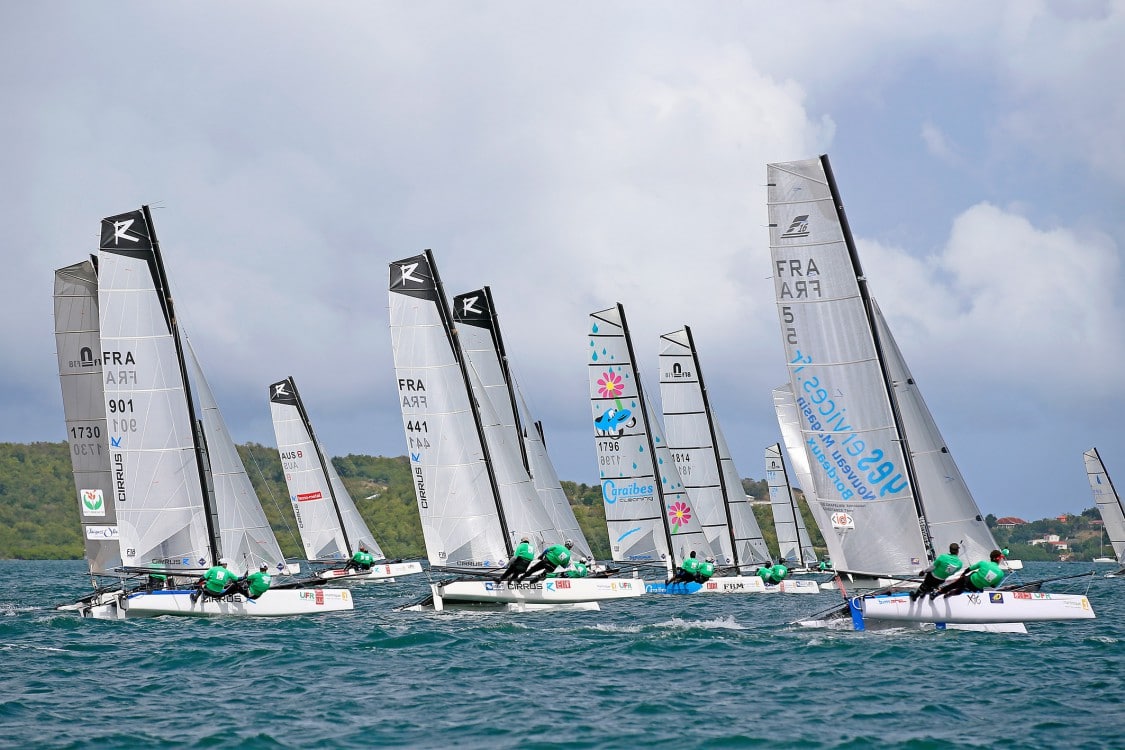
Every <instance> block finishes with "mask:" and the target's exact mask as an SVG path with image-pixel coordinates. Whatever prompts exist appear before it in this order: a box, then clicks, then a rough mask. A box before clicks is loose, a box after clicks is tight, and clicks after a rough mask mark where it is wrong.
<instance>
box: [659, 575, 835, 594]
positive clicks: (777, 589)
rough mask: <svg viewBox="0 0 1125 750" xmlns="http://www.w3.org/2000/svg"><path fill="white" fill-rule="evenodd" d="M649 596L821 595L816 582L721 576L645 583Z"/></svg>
mask: <svg viewBox="0 0 1125 750" xmlns="http://www.w3.org/2000/svg"><path fill="white" fill-rule="evenodd" d="M645 593H647V594H671V595H677V594H680V595H682V594H819V593H820V586H819V585H817V582H816V581H802V580H792V579H790V580H785V581H782V582H781V583H780V584H778V585H767V584H766V583H765V582H764V581H763V580H762V579H761V578H759V577H758V576H721V577H717V578H711V579H709V580H708V581H707V582H706V583H694V582H693V583H673V584H666V583H664V581H645Z"/></svg>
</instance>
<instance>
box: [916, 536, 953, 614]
mask: <svg viewBox="0 0 1125 750" xmlns="http://www.w3.org/2000/svg"><path fill="white" fill-rule="evenodd" d="M960 551H961V547H960V546H958V544H957V542H954V543H953V544H951V545H949V552H948V553H946V554H944V555H938V558H937V559H936V560H934V564H933V566H932V567H931V568H930V569H929V570H927V571H926V577H925V578H923V579H922V583H920V584H919V585H918V588H917V589H916V590H914V591H911V592H910V601H914V600H916V599H917V598H918V597H920V596H924V595H925V594H928V593H930V592H931V591H933V590H934V589H936V588H937V587H938V586H941V585H942V584H943V583H945V581H946V579H947V578H949V576H951V575H953V574H954V573H956V572H957V571H958V570H960V569H961V568H963V567H964V566H965V564H964V563H963V562H961V558H960V557H958V556H957V553H958V552H960Z"/></svg>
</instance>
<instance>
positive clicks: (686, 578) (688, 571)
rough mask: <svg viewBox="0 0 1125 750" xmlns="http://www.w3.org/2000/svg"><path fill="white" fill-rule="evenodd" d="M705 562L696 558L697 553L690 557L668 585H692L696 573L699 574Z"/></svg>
mask: <svg viewBox="0 0 1125 750" xmlns="http://www.w3.org/2000/svg"><path fill="white" fill-rule="evenodd" d="M702 562H703V561H702V560H700V559H699V558H698V557H696V556H695V553H692V554H691V555H688V556H687V557H685V558H684V563H683V565H681V566H680V569H679V570H677V571H676V575H674V576H672V580H670V581H668V585H669V586H670V585H672V584H673V583H690V582H692V581H694V580H695V575H696V573H698V572H699V566H700V564H701V563H702Z"/></svg>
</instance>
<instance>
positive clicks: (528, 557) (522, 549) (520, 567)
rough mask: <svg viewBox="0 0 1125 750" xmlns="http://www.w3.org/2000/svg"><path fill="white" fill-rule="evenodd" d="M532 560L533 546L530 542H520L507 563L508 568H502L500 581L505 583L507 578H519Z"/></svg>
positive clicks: (533, 557) (533, 556)
mask: <svg viewBox="0 0 1125 750" xmlns="http://www.w3.org/2000/svg"><path fill="white" fill-rule="evenodd" d="M534 559H535V545H534V544H532V543H531V542H520V545H519V546H518V547H516V551H515V553H513V555H512V559H511V560H509V561H508V567H506V568H504V572H503V573H501V574H500V580H501V581H506V580H508V579H509V578H512V579H515V578H519V577H520V576H521V575H522V574H523V573H524V572H525V571H526V570H527V567H528V566H529V565H531V561H532V560H534Z"/></svg>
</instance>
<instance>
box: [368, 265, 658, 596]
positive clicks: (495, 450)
mask: <svg viewBox="0 0 1125 750" xmlns="http://www.w3.org/2000/svg"><path fill="white" fill-rule="evenodd" d="M389 296H390V330H391V345H392V350H393V354H394V363H395V372H396V375H397V382H398V396H399V403H400V406H401V408H402V419H403V428H404V430H405V433H406V441H407V447H408V449H409V451H410V466H411V472H412V474H413V476H414V490H415V495H416V498H417V500H418V510H419V514H420V515H421V520H422V533H423V537H424V540H425V543H426V553H427V556H428V558H429V561H430V565H431V570H436V571H439V572H451V573H454V574H457V576H458V577H457V578H455V579H454V580H448V581H440V582H435V583H432V584H431V587H430V588H431V594H432V604H433V607H434V609H438V610H440V609H444V608H445V607H446V606H448V605H450V604H468V605H502V606H506V607H507V608H508V609H535V608H541V607H544V606H551V607H568V608H580V609H597V608H598V602H599V601H601V600H605V599H619V598H625V597H634V596H639V595H640V594H641V593H643V587H642V585H641V582H640V581H639V580H632V579H619V578H574V579H571V578H559V579H553V578H548V579H546V580H543V581H531V580H524V581H519V582H515V581H500V580H499V573H500V570H501V569H502V568H503V567H504V566H505V565H506V563H507V561H508V560H509V559H510V558H511V556H512V554H513V552H514V549H515V542H516V541H518V535H523V534H527V533H529V532H530V531H534V530H535V529H537V528H538V529H540V530H543V529H544V523H545V522H544V521H543V520H542V519H541V517H540V514H541V510H542V506H541V504H540V499H539V494H538V493H537V492H536V490H535V486H534V484H533V483H532V481H531V478H530V476H529V475H528V473H527V471H526V469H525V468H524V465H523V463H522V460H521V457H520V451H519V446H518V445H517V440H516V439H515V433H514V431H513V430H511V429H509V428H505V427H504V425H503V424H502V421H503V420H501V418H500V417H499V415H498V414H497V411H496V408H495V407H494V405H493V403H492V398H491V397H490V396H489V395H487V394H486V392H485V390H484V382H485V381H482V379H481V377H480V376H479V375H478V374H477V372H476V370H475V369H474V367H473V366H472V364H471V362H470V359H469V357H468V356H467V355H466V354H465V352H464V350H463V346H462V344H459V343H458V339H459V336H460V335H461V334H459V329H456V328H455V327H454V323H453V316H452V314H451V312H450V310H449V304H448V302H447V300H446V296H445V292H444V289H443V287H442V284H441V280H440V278H439V277H438V274H437V269H436V267H435V265H434V262H433V257H432V255H431V253H430V252H429V251H426V252H424V253H422V254H421V255H416V256H414V257H411V258H406V259H403V260H400V261H396V262H394V263H391V264H390V286H389ZM490 382H491V381H490ZM497 400H501V399H499V398H498V399H497ZM516 524H526V525H528V526H531V527H532V528H531V529H529V530H528V531H525V530H524V528H523V526H519V525H516ZM418 606H425V603H419V605H418Z"/></svg>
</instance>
